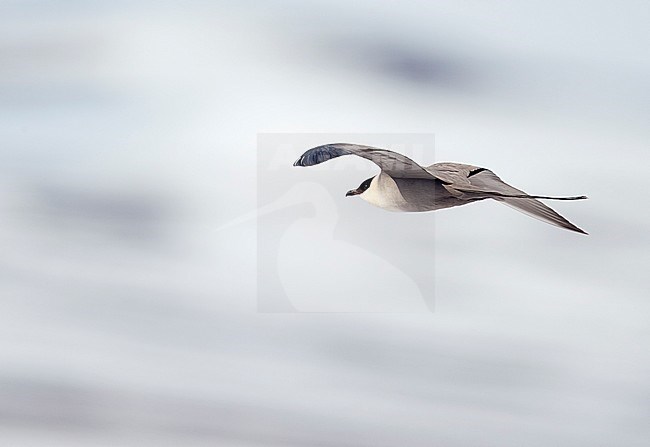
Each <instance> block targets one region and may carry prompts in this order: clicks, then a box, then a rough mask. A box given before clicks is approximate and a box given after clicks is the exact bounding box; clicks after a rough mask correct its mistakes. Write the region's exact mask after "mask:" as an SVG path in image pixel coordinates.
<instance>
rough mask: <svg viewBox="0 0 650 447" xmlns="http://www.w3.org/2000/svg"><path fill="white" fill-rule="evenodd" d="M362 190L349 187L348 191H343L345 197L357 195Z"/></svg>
mask: <svg viewBox="0 0 650 447" xmlns="http://www.w3.org/2000/svg"><path fill="white" fill-rule="evenodd" d="M362 192H363V191H359V190H358V189H351V190H349V191H348V192H346V193H345V197H350V196H358V195H359V194H361V193H362Z"/></svg>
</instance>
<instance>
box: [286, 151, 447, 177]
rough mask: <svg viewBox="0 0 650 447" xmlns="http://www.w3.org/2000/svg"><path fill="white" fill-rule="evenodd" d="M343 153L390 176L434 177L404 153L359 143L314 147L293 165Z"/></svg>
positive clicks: (317, 162) (311, 163) (306, 164)
mask: <svg viewBox="0 0 650 447" xmlns="http://www.w3.org/2000/svg"><path fill="white" fill-rule="evenodd" d="M343 155H357V156H359V157H362V158H365V159H367V160H370V161H372V162H373V163H375V164H376V165H377V166H379V167H380V168H381V170H382V171H384V172H385V173H386V174H388V175H390V176H391V177H395V178H421V179H428V180H435V179H436V177H435V176H434V175H433V174H432V173H431V172H429V171H427V170H426V169H425V168H423V167H422V166H420V165H419V164H417V163H416V162H414V161H413V160H411V159H410V158H408V157H407V156H405V155H402V154H398V153H397V152H393V151H389V150H387V149H378V148H376V147H371V146H362V145H359V144H348V143H335V144H325V145H323V146H318V147H314V148H312V149H309V150H308V151H307V152H305V153H304V154H302V155H301V156H300V158H299V159H298V160H296V161H295V163H294V164H293V165H294V166H313V165H317V164H319V163H323V162H324V161H327V160H330V159H332V158H336V157H341V156H343Z"/></svg>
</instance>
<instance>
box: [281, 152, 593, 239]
mask: <svg viewBox="0 0 650 447" xmlns="http://www.w3.org/2000/svg"><path fill="white" fill-rule="evenodd" d="M350 154H353V155H358V156H360V157H363V158H366V159H369V160H371V161H372V162H374V163H375V164H377V165H378V166H379V167H380V168H381V172H380V173H379V174H378V175H376V176H374V177H371V178H369V179H367V180H365V181H364V182H363V183H362V184H361V185H360V186H359V188H357V189H355V190H351V191H348V193H347V194H346V195H348V196H353V195H359V196H360V197H361V198H362V199H364V200H365V201H366V202H368V203H371V204H372V205H375V206H378V207H379V208H383V209H385V210H388V211H402V212H423V211H435V210H439V209H443V208H451V207H454V206H460V205H465V204H468V203H471V202H476V201H478V200H484V199H494V200H497V201H499V202H501V203H504V204H505V205H508V206H511V207H513V208H515V209H517V210H518V211H521V212H523V213H526V214H528V215H530V216H532V217H535V218H537V219H540V220H542V221H544V222H547V223H550V224H552V225H555V226H558V227H561V228H566V229H568V230H571V231H576V232H578V233H584V234H586V232H585V231H583V230H581V229H580V228H578V227H576V226H575V225H573V224H572V223H571V222H569V221H568V220H566V219H565V218H564V217H562V216H560V215H559V214H558V213H556V212H555V211H553V210H552V209H551V208H549V207H548V206H546V205H544V204H543V203H542V202H540V201H539V200H537V199H551V200H579V199H586V197H585V196H577V197H549V196H533V195H529V194H526V193H525V192H523V191H521V190H519V189H516V188H514V187H512V186H510V185H508V184H507V183H505V182H504V181H503V180H501V179H500V178H499V177H497V175H496V174H494V172H492V171H490V170H489V169H486V168H481V167H478V166H472V165H467V164H462V163H449V162H445V163H435V164H433V165H431V166H427V167H423V166H420V165H419V164H417V163H416V162H414V161H413V160H411V159H410V158H408V157H406V156H404V155H401V154H398V153H397V152H392V151H389V150H385V149H377V148H374V147H370V146H361V145H356V144H346V143H337V144H328V145H324V146H318V147H315V148H312V149H310V150H308V151H307V152H305V153H304V154H303V155H302V156H301V157H300V158H299V159H298V160H297V161H296V162H295V163H294V166H312V165H315V164H319V163H322V162H324V161H327V160H329V159H332V158H336V157H340V156H342V155H350Z"/></svg>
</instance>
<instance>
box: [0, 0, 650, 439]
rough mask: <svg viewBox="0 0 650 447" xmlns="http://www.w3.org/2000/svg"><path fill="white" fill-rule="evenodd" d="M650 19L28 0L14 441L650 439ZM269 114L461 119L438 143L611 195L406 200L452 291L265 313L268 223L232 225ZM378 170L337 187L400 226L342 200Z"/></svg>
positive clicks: (376, 7)
mask: <svg viewBox="0 0 650 447" xmlns="http://www.w3.org/2000/svg"><path fill="white" fill-rule="evenodd" d="M648 23H650V9H649V8H648V6H647V3H646V2H641V1H623V2H616V3H613V2H588V3H586V2H579V1H562V2H560V1H545V2H541V1H540V2H538V1H525V2H515V1H508V2H478V1H476V2H456V1H439V2H424V1H419V2H389V1H382V2H380V1H375V2H368V1H357V2H353V3H351V2H343V1H340V0H330V1H327V2H324V1H323V2H320V1H313V2H298V1H289V0H287V1H268V2H251V1H238V2H235V1H231V2H228V1H223V2H206V1H198V0H197V1H187V2H172V1H166V2H151V1H146V0H141V1H135V2H123V1H118V2H111V3H110V4H109V3H100V2H77V1H58V2H32V1H20V2H19V1H11V0H9V1H3V2H1V3H0V143H1V144H0V172H1V175H0V238H1V242H2V250H1V251H0V445H2V446H88V445H93V446H95V445H96V446H115V445H124V446H154V445H155V446H160V445H186V446H203V445H206V446H207V445H210V446H215V445H218V446H238V447H239V446H246V447H248V446H267V445H277V446H319V447H324V446H414V447H419V446H434V445H436V446H521V445H527V446H548V445H563V446H564V445H566V446H569V445H570V446H612V445H617V446H645V445H647V443H648V439H650V428H649V425H648V418H649V417H650V381H649V380H648V377H649V376H650V375H649V374H650V357H649V354H648V352H649V349H648V348H650V327H649V324H648V322H649V321H650V303H649V302H648V290H649V286H650V284H649V282H650V281H649V280H648V274H647V268H648V262H649V261H650V259H648V253H649V250H650V243H649V242H650V240H649V239H650V236H649V232H648V230H649V228H648V225H649V223H650V211H649V209H648V206H647V197H646V191H647V186H646V181H645V178H644V175H645V174H646V171H647V165H648V163H649V162H650V156H649V155H648V149H649V147H648V143H649V141H650V139H649V137H650V129H649V127H648V122H650V59H649V58H648V47H649V45H650V31H649V29H650V28H649V27H648ZM265 132H291V133H300V132H305V133H312V132H326V133H327V132H332V133H333V132H352V133H357V134H360V133H369V134H370V133H372V134H374V135H377V134H379V133H402V134H406V133H417V132H420V133H431V134H435V156H436V160H419V161H422V162H423V163H426V164H430V163H433V162H434V161H458V162H466V163H471V164H474V165H479V166H486V167H489V168H491V169H493V170H494V171H495V172H496V173H497V174H498V175H500V176H501V177H502V178H503V179H504V180H506V181H508V182H510V183H512V184H513V185H515V186H517V187H519V188H522V189H524V190H526V191H528V192H530V193H536V194H549V195H573V194H586V195H588V196H589V197H590V200H588V201H584V202H565V203H554V204H551V205H552V206H554V208H555V209H557V210H558V211H559V212H560V213H562V214H563V215H565V216H566V217H567V218H568V219H569V220H571V221H572V222H574V223H576V224H577V225H578V226H580V227H583V228H585V230H587V231H588V232H589V233H590V236H582V235H579V234H574V233H570V232H568V231H562V230H560V229H557V228H554V227H551V226H548V225H545V224H543V223H540V222H537V221H534V220H532V219H530V218H528V217H526V216H524V215H521V214H518V213H516V212H515V211H513V210H510V209H508V208H506V207H503V206H500V205H498V204H496V203H494V202H492V203H489V202H485V203H477V204H473V205H470V206H466V207H461V208H457V209H454V210H445V211H440V212H438V213H436V214H435V216H434V215H432V214H424V215H419V216H417V217H415V216H411V215H402V217H403V218H404V219H405V221H404V222H407V221H408V222H410V223H409V225H410V226H409V228H413V230H412V231H409V233H408V235H406V236H405V243H404V245H403V247H402V248H403V249H404V250H411V252H409V253H412V256H413V257H414V258H415V259H419V258H418V257H419V256H421V257H423V259H425V258H426V259H428V257H429V256H431V254H432V253H433V254H434V255H435V269H433V271H432V277H433V280H434V281H435V295H436V296H435V311H434V312H428V311H425V312H418V313H391V312H383V313H364V312H361V313H297V312H293V313H292V312H289V313H261V312H258V302H257V296H258V290H257V289H256V284H257V281H256V277H257V275H258V269H257V268H258V267H257V262H256V261H257V244H256V235H257V228H256V223H257V221H256V219H248V220H239V221H238V222H240V223H238V224H237V225H230V226H228V227H227V228H222V227H223V225H225V224H227V223H228V222H232V221H233V220H237V219H238V218H239V217H240V216H246V215H250V213H251V212H253V211H254V210H255V209H256V207H257V187H258V177H257V176H258V169H257V135H258V134H259V133H265ZM327 142H330V141H322V142H321V141H319V142H316V144H322V143H327ZM357 143H365V142H364V141H357ZM373 143H375V144H380V143H381V141H373ZM304 149H306V148H304ZM298 152H302V149H301V150H300V151H298ZM286 155H287V160H288V162H289V163H291V162H292V161H293V160H294V159H295V158H297V156H298V155H299V153H296V154H292V153H289V154H286ZM281 161H282V160H281ZM337 162H338V161H333V162H330V163H337ZM368 169H370V170H371V171H372V166H370V167H368ZM310 172H312V171H310V170H307V169H305V170H302V171H300V174H295V175H296V176H298V175H300V176H301V177H300V180H301V181H302V180H305V179H307V178H308V177H309V175H310ZM313 172H316V171H313ZM325 174H330V175H331V176H335V175H336V171H334V170H333V171H330V172H326V173H325ZM366 177H367V176H365V175H361V173H359V174H357V175H349V176H348V177H346V179H345V181H343V180H341V182H334V183H332V186H331V189H325V191H326V192H329V193H331V200H332V201H334V203H336V206H338V207H339V208H338V210H339V212H338V218H339V219H340V220H343V219H346V221H347V225H353V226H354V224H356V225H358V226H365V227H366V228H369V230H368V232H369V233H372V225H368V219H369V218H372V219H377V220H376V222H380V221H381V219H390V225H393V224H394V225H395V226H396V228H399V224H398V223H397V222H398V220H397V219H399V217H400V215H392V214H390V213H384V212H382V211H381V210H375V209H372V208H371V207H370V206H369V205H368V204H365V203H362V202H361V201H360V200H356V201H355V200H352V199H347V202H345V200H346V199H345V198H344V197H343V194H344V192H345V191H347V190H348V189H352V188H354V187H356V186H358V184H359V183H360V182H361V181H362V180H363V179H365V178H366ZM296 178H298V177H296ZM266 180H267V181H268V178H267V179H266ZM318 202H319V203H321V202H322V201H320V200H319V201H318ZM413 219H419V220H418V221H417V222H419V223H418V224H417V225H416V224H413V222H414V221H413ZM434 219H435V227H434V226H433V225H432V224H431V223H430V222H433V220H434ZM334 234H336V233H334ZM318 235H319V233H318V232H315V234H314V236H315V237H314V240H313V244H314V245H313V246H302V247H301V246H294V247H291V248H292V249H293V251H291V253H300V250H302V251H303V252H304V253H306V252H308V251H310V250H320V251H319V253H321V252H324V250H325V249H326V248H327V245H325V244H326V243H328V242H327V241H331V239H332V235H331V234H330V235H328V236H329V239H327V240H325V241H323V240H321V239H320V238H319V237H318ZM423 240H426V244H425V245H423V244H422V241H423ZM401 255H403V253H401ZM383 259H384V260H385V261H386V262H388V263H389V264H390V260H391V258H390V256H389V255H383ZM342 261H344V260H342ZM365 268H366V266H364V265H358V266H357V270H356V271H358V272H359V274H360V275H370V276H372V274H373V271H366V270H364V269H365ZM402 273H403V274H404V275H406V276H408V272H404V271H402ZM375 278H376V279H375V280H376V281H382V275H375ZM336 280H337V278H335V277H334V278H332V281H333V282H335V281H336ZM343 285H345V283H343ZM298 286H300V287H302V289H296V290H305V291H306V292H305V293H308V292H309V287H310V283H308V282H304V283H298ZM376 286H377V284H374V285H373V287H375V288H377V287H376ZM379 289H380V290H382V288H381V287H380V288H379ZM386 290H388V289H386ZM296 293H302V292H296ZM386 293H389V292H386ZM391 293H392V292H391ZM340 298H341V296H337V299H340Z"/></svg>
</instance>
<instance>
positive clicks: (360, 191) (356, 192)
mask: <svg viewBox="0 0 650 447" xmlns="http://www.w3.org/2000/svg"><path fill="white" fill-rule="evenodd" d="M373 178H374V177H370V178H369V179H366V180H364V181H363V182H362V183H361V185H359V187H358V188H357V189H351V190H349V191H348V192H346V193H345V197H349V196H358V195H359V194H363V193H364V192H365V191H366V190H367V189H368V188H370V183H372V179H373Z"/></svg>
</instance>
